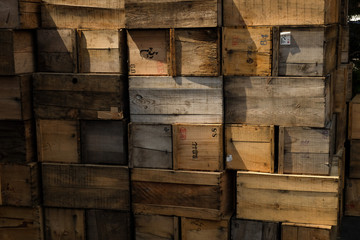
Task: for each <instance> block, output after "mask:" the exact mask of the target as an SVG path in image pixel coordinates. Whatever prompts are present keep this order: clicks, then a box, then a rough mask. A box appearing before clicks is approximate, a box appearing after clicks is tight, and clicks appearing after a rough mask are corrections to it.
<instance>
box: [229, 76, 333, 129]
mask: <svg viewBox="0 0 360 240" xmlns="http://www.w3.org/2000/svg"><path fill="white" fill-rule="evenodd" d="M224 84H225V86H224V88H225V92H224V94H225V100H224V101H225V109H226V112H225V122H226V123H246V124H254V125H256V124H263V125H282V126H309V127H325V126H326V124H327V123H328V121H329V119H330V117H331V116H332V106H331V96H332V94H331V88H330V86H331V79H330V78H322V77H226V78H225V80H224ZM264 89H265V90H266V91H264Z"/></svg>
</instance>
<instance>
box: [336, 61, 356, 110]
mask: <svg viewBox="0 0 360 240" xmlns="http://www.w3.org/2000/svg"><path fill="white" fill-rule="evenodd" d="M351 98H352V63H349V64H341V65H340V66H338V67H337V69H336V71H335V81H334V112H337V113H341V112H342V111H343V110H344V108H346V103H347V102H349V101H350V100H351Z"/></svg>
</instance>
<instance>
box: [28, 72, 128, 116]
mask: <svg viewBox="0 0 360 240" xmlns="http://www.w3.org/2000/svg"><path fill="white" fill-rule="evenodd" d="M33 87H34V91H33V95H34V111H35V116H36V117H37V118H46V119H84V120H98V119H112V120H119V119H123V118H124V116H125V115H126V114H127V104H126V102H127V97H126V96H127V93H126V92H127V87H126V81H125V77H124V76H122V75H116V74H57V73H36V74H34V86H33Z"/></svg>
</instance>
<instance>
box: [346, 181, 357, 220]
mask: <svg viewBox="0 0 360 240" xmlns="http://www.w3.org/2000/svg"><path fill="white" fill-rule="evenodd" d="M345 215H346V216H357V217H359V216H360V179H351V178H347V179H346V187H345Z"/></svg>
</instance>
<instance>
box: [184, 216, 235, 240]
mask: <svg viewBox="0 0 360 240" xmlns="http://www.w3.org/2000/svg"><path fill="white" fill-rule="evenodd" d="M229 233H230V218H225V219H223V220H220V221H212V220H203V219H195V218H184V217H182V218H181V239H182V240H191V239H198V240H207V239H214V240H228V239H229Z"/></svg>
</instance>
